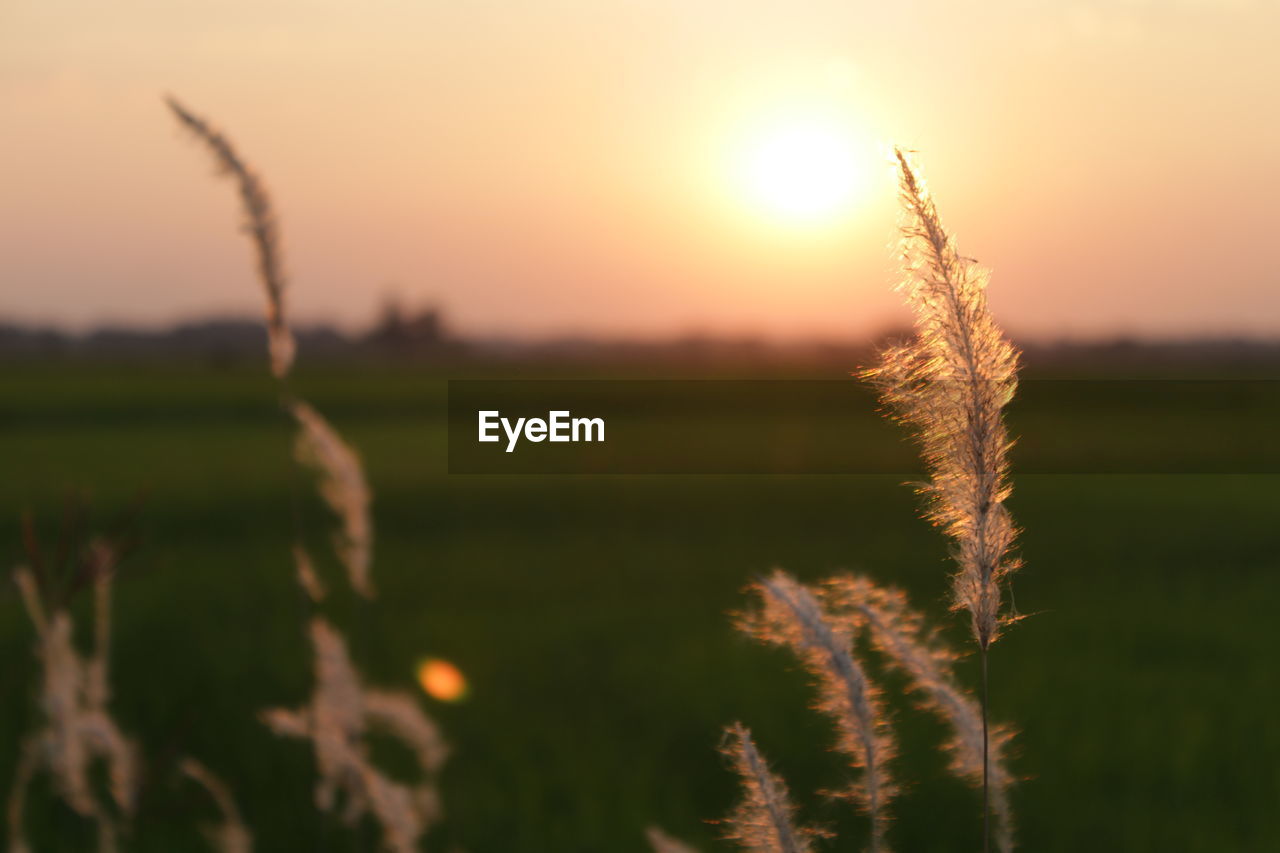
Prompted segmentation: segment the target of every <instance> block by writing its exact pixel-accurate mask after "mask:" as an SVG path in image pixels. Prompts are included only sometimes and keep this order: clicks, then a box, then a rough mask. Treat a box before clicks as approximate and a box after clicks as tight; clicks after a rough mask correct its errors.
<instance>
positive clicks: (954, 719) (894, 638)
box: [823, 575, 1014, 853]
mask: <svg viewBox="0 0 1280 853" xmlns="http://www.w3.org/2000/svg"><path fill="white" fill-rule="evenodd" d="M823 600H824V602H825V603H826V604H827V606H828V609H829V610H830V611H831V612H833V613H835V614H837V615H838V616H839V617H841V618H848V619H852V620H855V621H857V622H859V623H861V624H863V625H865V626H866V628H867V629H868V630H869V631H870V634H871V639H872V642H873V643H874V644H875V646H876V648H877V649H878V650H879V651H880V652H881V653H882V654H883V655H884V656H885V658H886V659H887V660H888V661H889V663H890V664H891V665H892V666H894V667H896V668H897V669H899V670H900V671H902V672H903V673H904V674H905V675H906V676H907V677H908V678H909V679H910V680H911V687H912V690H913V691H915V693H916V694H917V695H918V696H919V697H920V699H921V705H922V706H923V707H925V708H926V709H928V710H930V711H932V712H934V713H935V714H937V715H938V716H939V717H941V718H942V719H943V721H944V722H946V723H947V724H948V725H949V726H950V728H951V732H952V736H951V739H950V741H949V742H948V743H947V749H948V751H949V752H950V753H951V769H952V771H953V772H955V773H956V774H957V775H958V776H960V777H962V778H963V779H965V780H966V781H967V782H969V783H970V784H973V785H976V786H978V787H981V786H982V779H983V767H982V762H983V749H982V710H981V706H980V705H979V704H978V701H977V700H976V699H975V698H974V697H973V696H972V695H970V694H969V693H968V692H967V691H965V690H963V689H962V688H961V687H960V686H959V684H958V683H957V682H956V679H955V674H954V671H953V663H954V661H955V660H956V657H957V655H956V653H955V652H954V651H952V650H951V649H949V648H947V647H946V646H945V645H944V644H943V641H942V640H941V638H940V637H938V635H937V634H936V632H932V631H929V630H927V629H926V628H925V627H924V617H923V616H922V615H921V614H920V613H917V612H916V611H913V610H911V609H910V607H909V606H908V604H907V598H906V594H905V593H903V592H902V591H901V590H897V589H886V588H882V587H878V586H876V585H875V584H874V583H872V582H871V581H870V580H869V579H868V578H865V577H860V576H855V575H843V576H839V577H836V578H832V579H831V580H830V581H828V582H827V584H826V587H825V590H824V592H823ZM1013 734H1014V733H1013V730H1012V729H1010V728H1008V727H1006V726H997V727H995V728H994V730H993V731H992V732H991V739H990V744H989V755H988V760H989V761H990V764H989V766H988V768H987V770H988V782H989V790H990V796H991V807H992V811H993V812H994V814H995V817H996V831H995V841H996V846H997V847H998V849H999V850H1000V851H1001V853H1009V851H1011V850H1013V814H1012V811H1011V809H1010V805H1009V787H1010V786H1011V784H1012V782H1013V779H1012V777H1011V776H1010V774H1009V771H1008V769H1007V767H1006V766H1005V761H1004V758H1003V753H1004V751H1005V749H1006V746H1007V744H1008V742H1009V740H1010V739H1011V738H1012V737H1013Z"/></svg>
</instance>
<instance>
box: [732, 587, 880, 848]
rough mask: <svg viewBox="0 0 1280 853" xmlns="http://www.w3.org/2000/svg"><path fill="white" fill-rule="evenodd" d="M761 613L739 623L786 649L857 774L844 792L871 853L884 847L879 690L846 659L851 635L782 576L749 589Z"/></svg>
mask: <svg viewBox="0 0 1280 853" xmlns="http://www.w3.org/2000/svg"><path fill="white" fill-rule="evenodd" d="M754 588H755V590H756V592H757V593H759V595H760V599H761V604H762V606H761V608H760V610H759V611H757V612H751V613H746V614H743V615H742V616H740V617H739V626H740V627H741V628H742V629H743V630H745V631H747V632H748V633H750V634H752V635H754V636H756V637H757V638H759V639H761V640H764V641H766V642H769V643H775V644H778V645H784V646H787V647H788V648H790V649H791V650H792V652H794V653H795V655H796V657H798V658H799V659H800V660H801V661H802V662H803V663H804V666H805V668H806V669H807V670H808V671H809V674H810V675H811V676H813V679H814V681H815V682H816V683H817V685H818V691H819V697H820V698H819V701H818V709H819V710H820V711H822V712H823V713H825V714H826V715H827V716H829V717H830V718H831V721H832V722H833V723H834V724H835V728H836V732H837V738H836V749H838V750H839V751H840V752H841V753H843V754H844V755H845V757H846V758H848V760H849V763H850V765H851V766H853V767H855V768H858V769H861V770H862V771H863V778H862V781H861V783H860V784H856V785H854V786H852V787H851V788H850V789H849V790H848V791H847V794H848V796H850V797H851V798H852V799H853V800H854V801H855V802H856V803H858V805H859V806H860V807H861V808H862V809H863V810H864V811H866V813H867V815H868V816H869V817H870V818H871V845H870V849H871V851H872V853H881V851H884V850H885V849H886V848H885V838H884V836H885V829H886V828H887V826H888V819H889V815H888V810H887V804H888V802H889V800H890V799H891V798H892V797H893V795H894V793H895V787H894V784H893V781H892V779H891V778H890V776H889V770H888V762H889V760H890V759H891V758H892V756H893V750H894V745H893V739H892V737H891V736H890V734H889V731H888V728H887V727H886V726H885V724H884V720H883V713H882V710H881V708H880V698H879V692H878V690H877V689H876V687H875V685H874V684H872V683H871V680H870V679H869V678H867V674H866V672H865V671H864V670H863V668H862V666H861V665H860V664H859V663H858V661H857V660H856V659H855V658H854V657H853V634H852V633H851V632H850V631H849V630H848V628H847V627H846V625H843V624H839V623H836V622H834V621H833V620H831V619H829V618H828V616H827V614H825V613H824V612H823V610H822V606H821V604H819V602H818V600H817V598H815V597H814V595H813V593H812V592H810V591H809V590H808V589H807V588H805V587H804V586H802V585H801V584H800V583H799V582H798V581H796V580H795V578H793V577H791V576H790V575H788V574H787V573H786V572H783V571H780V570H779V571H775V572H774V573H773V574H772V575H771V576H770V577H768V578H765V579H763V580H761V581H760V582H759V583H757V584H756V585H755V587H754Z"/></svg>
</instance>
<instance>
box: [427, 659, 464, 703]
mask: <svg viewBox="0 0 1280 853" xmlns="http://www.w3.org/2000/svg"><path fill="white" fill-rule="evenodd" d="M418 683H419V684H420V685H422V689H423V690H424V691H425V692H426V694H427V695H428V696H430V697H431V698H432V699H439V700H440V701H441V702H457V701H459V700H461V699H465V698H466V696H467V678H466V676H464V675H463V674H462V671H461V670H460V669H458V668H457V667H456V666H454V665H453V664H451V663H449V662H448V661H447V660H441V659H439V658H427V659H426V660H424V661H423V662H422V663H421V664H419V665H418Z"/></svg>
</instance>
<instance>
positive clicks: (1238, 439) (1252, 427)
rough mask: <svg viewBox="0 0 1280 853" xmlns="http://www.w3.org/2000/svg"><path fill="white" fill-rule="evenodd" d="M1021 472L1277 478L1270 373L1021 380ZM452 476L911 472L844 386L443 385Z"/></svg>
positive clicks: (878, 414)
mask: <svg viewBox="0 0 1280 853" xmlns="http://www.w3.org/2000/svg"><path fill="white" fill-rule="evenodd" d="M1007 420H1008V424H1009V429H1010V432H1011V433H1012V435H1013V436H1014V438H1015V439H1016V441H1017V444H1016V445H1015V447H1014V450H1013V466H1014V470H1015V472H1017V473H1023V474H1045V473H1061V474H1066V473H1070V474H1081V473H1110V474H1120V473H1130V474H1156V473H1168V474H1197V473H1199V474H1211V473H1212V474H1232V473H1235V474H1244V473H1280V440H1277V439H1278V437H1280V381H1273V380H1031V381H1024V382H1023V383H1022V384H1021V385H1020V386H1019V388H1018V392H1017V395H1016V396H1015V398H1014V401H1013V402H1012V403H1011V404H1010V405H1009V407H1008V409H1007ZM449 472H450V473H451V474H894V475H902V476H908V477H909V476H916V475H919V474H920V472H921V466H920V462H919V459H918V456H917V453H916V448H915V446H914V445H913V444H912V442H911V440H910V439H909V438H908V435H907V432H906V430H905V429H904V428H903V427H902V426H900V425H898V424H894V423H891V422H889V421H888V420H887V419H886V418H885V417H884V415H883V413H882V411H881V410H880V405H879V402H878V400H877V399H876V396H875V394H874V393H873V392H872V390H871V389H870V388H868V387H867V386H866V385H864V384H862V383H859V382H858V381H856V380H853V379H849V380H843V381H841V380H831V381H774V380H734V381H720V380H675V381H666V380H617V381H615V380H511V381H507V380H451V381H450V382H449Z"/></svg>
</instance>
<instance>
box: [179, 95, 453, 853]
mask: <svg viewBox="0 0 1280 853" xmlns="http://www.w3.org/2000/svg"><path fill="white" fill-rule="evenodd" d="M168 103H169V107H170V109H172V110H173V112H174V114H175V115H177V117H178V119H179V120H180V121H181V122H182V124H183V125H184V126H185V127H187V128H188V129H190V130H191V131H192V132H193V133H194V134H195V135H196V137H197V138H199V139H200V140H201V141H203V142H204V143H205V145H206V147H208V148H209V149H210V151H211V152H212V153H213V155H214V158H215V160H216V161H217V162H218V164H219V166H220V168H222V169H223V171H225V172H226V173H228V174H230V175H231V176H232V177H233V178H235V180H236V181H237V184H238V186H239V189H240V197H241V201H242V203H243V207H244V211H245V215H246V217H247V219H248V231H249V233H250V235H251V236H252V238H253V243H254V246H255V248H256V251H257V257H258V276H259V278H260V279H261V281H262V284H263V288H264V290H265V291H266V294H267V330H268V340H269V343H270V350H271V365H272V373H273V374H274V375H275V377H276V379H277V381H278V385H279V389H280V398H281V404H282V405H283V407H284V408H285V410H286V411H287V412H288V413H289V414H290V416H291V417H292V418H293V419H294V421H295V422H296V423H297V426H298V435H297V441H296V443H295V449H294V458H295V462H296V463H298V464H300V465H303V466H306V467H308V468H310V469H312V471H313V472H314V473H315V474H316V477H317V484H318V489H319V493H320V497H321V498H322V499H323V500H324V501H325V503H327V504H328V506H329V508H330V509H331V510H332V511H333V513H334V514H335V515H336V516H337V517H338V519H339V523H340V530H339V531H338V532H337V534H336V535H335V537H334V550H335V552H336V554H337V556H338V559H339V561H340V562H341V563H342V565H343V567H344V568H345V569H346V573H347V578H348V580H349V582H350V584H351V586H352V588H353V589H354V590H355V591H356V592H357V593H359V594H360V595H362V596H364V597H365V598H373V596H374V587H373V580H372V575H371V564H372V554H373V520H372V516H371V514H370V509H369V507H370V503H371V501H372V491H371V489H370V488H369V485H368V482H367V479H366V477H365V473H364V466H363V465H362V464H361V462H360V457H359V454H358V453H357V452H356V451H355V450H354V448H352V447H351V446H350V445H349V444H348V443H347V442H346V441H344V440H343V438H342V436H341V435H340V434H339V433H338V431H337V430H336V429H334V428H333V426H332V425H331V424H330V423H329V422H328V421H327V420H326V419H325V418H324V417H323V416H322V415H321V414H320V413H319V412H317V411H316V410H315V408H313V407H312V406H311V405H310V404H308V403H307V402H305V401H304V400H301V399H299V398H297V397H296V396H295V395H294V394H293V393H292V392H291V391H290V390H289V386H288V383H287V378H288V374H289V371H290V368H291V366H292V364H293V355H294V347H293V336H292V334H291V333H290V331H289V327H288V324H287V323H286V321H285V311H284V276H283V273H282V272H281V258H280V249H279V235H278V232H277V227H276V222H275V218H274V215H273V214H272V209H271V203H270V200H269V198H268V195H267V192H266V189H265V187H264V186H263V184H262V181H261V180H260V179H259V178H258V177H257V176H256V175H255V174H254V173H253V171H252V170H250V169H249V168H248V167H247V166H246V165H245V162H244V160H243V159H242V158H241V157H240V156H239V154H238V153H237V152H236V150H235V148H234V147H233V146H232V145H231V143H230V142H229V141H228V140H227V138H226V137H225V136H223V135H222V134H221V133H218V132H217V131H215V130H214V129H213V128H212V127H211V126H210V125H209V123H208V122H206V121H204V120H203V119H200V118H198V117H197V116H195V115H194V114H192V113H191V112H190V111H189V110H187V109H186V108H184V107H182V106H181V105H180V104H178V103H177V101H175V100H174V99H172V98H170V99H169V101H168ZM294 525H295V529H294V546H293V563H294V572H295V577H296V579H297V581H298V584H299V586H300V587H301V588H302V589H303V590H304V591H305V592H306V594H307V596H308V597H309V598H310V599H311V600H312V602H313V603H316V604H319V603H320V602H321V601H322V600H323V599H324V597H325V586H324V584H323V583H322V582H321V581H320V578H319V577H318V576H317V574H316V571H315V566H314V564H313V562H312V560H311V557H310V555H309V554H308V552H307V550H306V548H305V546H304V545H303V536H302V530H301V524H300V522H299V520H298V516H297V513H295V515H294ZM310 634H311V643H312V647H313V650H314V654H315V658H314V661H315V662H314V677H315V688H314V690H313V693H312V697H311V701H310V702H309V703H308V704H307V705H305V706H303V707H302V708H298V709H296V710H287V709H283V708H275V709H271V710H268V711H265V712H263V714H262V719H263V721H264V722H265V723H266V725H268V726H269V727H270V728H271V730H272V731H274V732H275V733H276V734H278V735H283V736H292V737H299V738H305V739H308V740H310V741H311V743H312V746H313V751H314V753H315V757H316V764H317V769H318V775H319V778H318V780H317V782H316V791H315V799H316V806H317V807H318V808H319V809H320V810H321V811H325V812H329V811H332V810H333V809H335V808H337V807H338V799H339V796H341V797H342V798H343V799H344V802H343V804H342V806H343V817H344V819H345V821H346V822H347V823H348V824H355V823H356V822H357V821H359V820H360V819H361V818H362V817H363V816H364V815H367V814H371V815H372V816H373V818H374V819H375V820H376V821H377V823H378V824H379V825H380V827H381V829H382V838H383V843H384V846H385V847H386V848H387V849H389V850H392V851H395V853H408V851H413V850H417V849H418V844H419V841H420V840H421V838H422V836H423V835H424V834H425V833H426V831H427V829H428V827H429V826H430V824H431V823H433V822H435V821H436V820H438V819H439V817H440V815H441V814H442V812H443V810H442V808H441V805H440V798H439V794H438V791H437V788H436V777H437V775H438V773H439V771H440V767H441V765H442V764H443V763H444V761H445V758H446V756H447V753H448V750H447V747H446V746H445V743H444V740H443V739H442V738H441V736H440V732H439V730H438V729H437V727H436V725H435V723H434V722H432V721H431V719H430V718H429V717H427V716H426V714H424V713H423V711H422V709H421V708H419V707H418V705H417V703H416V702H415V701H414V700H413V698H412V697H411V696H410V695H409V694H407V693H401V692H394V691H385V690H371V689H368V688H366V687H365V686H364V685H363V683H362V682H361V679H360V675H359V672H358V671H357V670H356V668H355V666H354V664H353V663H352V661H351V657H350V655H349V653H348V651H347V645H346V641H345V640H344V639H343V637H342V634H341V633H339V631H338V630H337V629H336V628H334V627H333V626H332V625H330V624H329V623H328V622H327V621H325V620H324V619H322V618H320V617H315V618H313V619H312V620H311V626H310ZM370 727H378V728H380V729H382V730H384V731H386V732H388V733H389V734H391V735H392V736H393V737H395V738H396V739H398V740H399V741H400V742H401V743H403V744H404V745H405V746H407V747H408V748H409V749H410V750H412V751H413V752H414V754H415V756H416V757H417V761H418V765H419V768H420V770H421V773H422V779H421V780H420V782H419V783H417V784H415V785H413V786H409V785H405V784H402V783H400V782H397V781H395V780H392V779H390V778H389V777H387V776H386V775H385V774H384V773H382V772H381V771H380V770H379V769H378V768H377V767H375V766H374V765H373V763H372V762H371V761H370V759H369V757H368V747H367V744H366V743H365V735H366V733H367V731H368V729H369V728H370Z"/></svg>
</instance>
